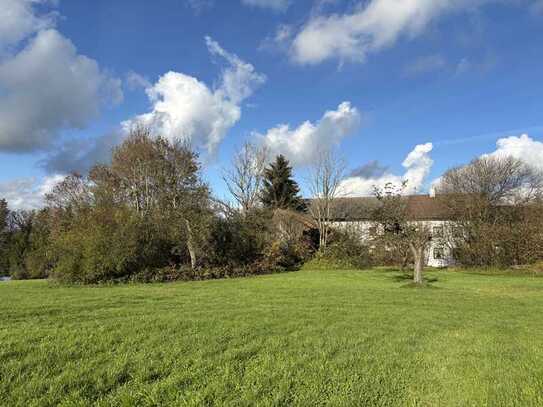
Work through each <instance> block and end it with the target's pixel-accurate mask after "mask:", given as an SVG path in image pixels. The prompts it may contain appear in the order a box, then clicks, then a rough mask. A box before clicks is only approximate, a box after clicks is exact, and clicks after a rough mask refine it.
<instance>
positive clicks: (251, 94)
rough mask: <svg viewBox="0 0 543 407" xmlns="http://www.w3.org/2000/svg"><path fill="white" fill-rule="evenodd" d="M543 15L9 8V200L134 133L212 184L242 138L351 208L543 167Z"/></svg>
mask: <svg viewBox="0 0 543 407" xmlns="http://www.w3.org/2000/svg"><path fill="white" fill-rule="evenodd" d="M542 39H543V0H296V1H294V0H156V1H152V2H151V1H148V0H94V1H92V2H90V1H87V0H0V198H2V197H4V198H6V199H7V200H8V202H9V204H10V206H11V207H12V208H22V209H25V208H26V209H28V208H38V207H40V206H41V205H42V204H43V197H44V194H46V193H47V192H48V191H50V190H51V188H52V187H53V186H54V185H55V183H56V182H58V181H59V180H62V178H63V177H64V176H65V175H66V174H68V173H70V172H72V171H77V172H80V173H85V172H86V171H88V169H89V168H90V167H92V165H94V164H96V163H98V162H107V159H108V157H109V156H110V152H111V149H112V148H113V147H114V146H116V145H118V144H119V143H121V142H122V140H123V138H124V137H126V135H127V133H128V132H129V131H130V129H131V128H133V126H135V125H139V124H143V125H145V126H148V127H150V128H151V129H152V130H153V132H154V133H155V134H160V135H163V136H165V137H166V138H169V139H171V140H173V139H183V140H186V141H189V142H190V143H191V144H192V145H193V146H194V148H195V149H197V150H198V151H199V152H200V157H201V160H202V164H203V169H204V176H205V178H206V180H207V181H208V182H209V184H210V185H211V187H212V189H213V191H214V193H215V194H216V195H217V196H218V197H221V198H222V197H226V189H225V187H224V185H223V183H222V181H221V172H222V171H223V169H224V168H225V167H226V166H228V163H229V161H230V159H231V157H232V154H233V153H234V152H235V151H237V150H238V149H239V148H240V146H242V144H243V143H244V142H245V141H251V142H253V143H255V144H258V145H263V146H266V147H267V148H268V149H269V150H270V151H271V152H272V153H273V154H284V155H285V156H287V158H288V159H289V160H290V162H291V163H292V165H293V167H294V171H295V174H296V177H297V179H298V180H299V182H300V183H301V185H302V191H303V192H304V193H306V194H307V189H306V188H304V183H305V182H304V179H305V173H306V172H307V168H308V166H309V165H310V164H311V163H312V162H314V161H315V157H316V156H317V155H318V154H319V151H321V150H322V149H327V148H336V149H338V151H339V152H340V154H341V155H343V156H344V157H345V160H346V162H347V164H348V170H347V173H346V177H345V179H344V180H343V182H342V185H343V186H344V187H345V188H344V190H345V191H347V192H348V193H349V194H350V195H353V196H362V195H368V194H371V191H372V190H373V185H377V186H379V185H383V184H384V183H386V182H394V183H398V182H402V181H407V185H408V192H409V193H427V192H428V191H429V190H430V189H431V186H432V184H433V183H434V182H435V180H436V179H438V178H439V176H440V175H441V174H442V173H443V172H444V171H446V170H447V169H448V168H451V167H453V166H457V165H461V164H465V163H467V162H469V161H470V160H472V159H473V158H476V157H479V156H482V155H512V156H515V157H517V158H520V159H523V160H525V161H526V162H527V163H529V164H531V165H533V166H536V167H538V168H541V169H542V170H543V98H542V97H541V94H542V90H543V80H542V79H543V41H542Z"/></svg>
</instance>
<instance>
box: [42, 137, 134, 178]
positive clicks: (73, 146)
mask: <svg viewBox="0 0 543 407" xmlns="http://www.w3.org/2000/svg"><path fill="white" fill-rule="evenodd" d="M123 138H124V135H123V133H122V132H120V131H119V132H111V133H107V134H105V135H103V136H101V137H98V138H93V139H89V138H75V139H70V140H67V141H65V142H64V143H63V144H62V145H60V146H59V147H58V148H57V149H55V150H54V151H52V152H51V153H50V154H49V155H47V157H46V158H45V159H43V160H41V161H40V163H39V164H40V166H41V167H42V168H43V169H44V170H45V171H46V172H47V173H48V174H70V173H73V172H77V173H80V174H86V173H87V172H88V171H89V170H90V169H91V168H92V167H93V166H94V165H96V164H98V163H99V164H109V163H110V162H111V153H112V151H113V149H114V148H115V147H116V146H117V145H119V144H120V143H121V142H122V140H123Z"/></svg>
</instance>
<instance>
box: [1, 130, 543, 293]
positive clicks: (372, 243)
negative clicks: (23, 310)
mask: <svg viewBox="0 0 543 407" xmlns="http://www.w3.org/2000/svg"><path fill="white" fill-rule="evenodd" d="M270 158H271V157H269V156H268V153H267V151H266V150H265V149H264V148H259V147H257V146H254V145H251V144H246V145H244V146H243V147H242V148H241V149H239V150H238V152H237V153H236V154H235V155H234V157H233V159H232V163H231V165H230V167H229V170H227V171H225V172H224V174H223V179H224V181H225V185H226V186H227V189H228V191H229V192H230V194H231V196H232V197H233V199H234V201H235V202H234V203H232V204H230V203H227V202H224V201H221V200H219V199H217V198H216V197H214V196H213V195H212V193H211V191H210V188H209V186H208V185H207V184H206V183H205V182H204V180H203V177H202V171H201V166H200V163H199V157H198V155H197V153H195V152H194V151H193V150H192V149H191V148H190V147H189V146H187V145H185V144H183V143H180V142H171V141H168V140H166V139H164V138H161V137H154V136H153V135H152V134H150V132H149V131H148V130H146V129H144V128H139V129H136V130H134V131H133V132H132V133H131V134H130V135H129V137H127V139H126V140H125V141H124V142H123V143H122V144H121V145H120V146H118V147H116V148H115V149H114V150H113V152H112V158H111V164H109V165H97V166H95V167H94V168H92V170H91V171H90V172H89V173H88V174H87V175H85V176H82V175H78V174H72V175H70V176H68V177H66V178H65V179H64V180H63V181H62V182H61V183H60V184H58V185H56V186H55V188H54V190H53V191H52V192H51V193H50V194H49V195H47V196H46V205H45V207H44V208H43V209H41V210H39V211H10V210H9V208H8V206H7V203H6V201H2V200H0V275H2V274H4V275H11V276H12V277H13V278H16V279H26V278H46V277H48V278H52V279H55V280H57V281H61V282H67V283H81V284H92V283H103V282H124V281H142V282H146V281H171V280H183V279H184V280H197V279H208V278H223V277H233V276H247V275H255V274H263V273H272V272H281V271H287V270H296V269H298V268H299V267H300V266H301V265H302V264H303V263H304V262H306V261H307V260H309V259H317V260H318V261H320V262H322V264H323V265H325V266H326V267H328V266H333V265H336V266H339V267H344V268H366V267H370V266H375V265H393V266H399V267H400V268H402V269H404V268H407V267H412V268H413V269H414V281H415V282H416V283H422V281H423V277H422V270H423V267H424V264H425V259H427V256H428V254H429V249H430V247H432V244H433V243H436V239H437V240H438V241H439V243H440V244H442V245H443V246H447V247H448V249H449V252H451V253H453V254H454V260H455V261H456V262H457V263H458V264H461V265H463V266H466V267H489V266H491V267H511V266H521V265H530V264H535V263H537V262H541V261H542V260H543V204H542V202H543V199H542V192H543V176H542V175H541V172H540V171H537V170H536V169H534V168H533V167H530V166H528V165H527V164H526V163H524V162H523V161H521V160H518V159H514V158H511V157H484V158H478V159H476V160H474V161H472V162H471V163H469V164H468V165H464V166H460V167H457V168H452V169H450V170H449V171H447V172H446V173H445V174H444V175H443V176H442V177H441V180H440V182H439V184H438V185H437V186H436V198H435V200H434V203H436V204H438V205H439V206H440V208H441V209H442V216H443V219H446V220H447V222H446V223H445V225H444V227H443V229H444V230H443V231H442V232H441V233H440V236H437V235H436V234H435V232H434V230H432V224H431V223H429V222H426V221H420V220H417V219H415V218H413V217H412V214H410V213H409V210H408V208H407V202H408V201H407V198H406V197H405V196H404V193H403V190H404V187H405V185H396V186H395V185H387V186H386V187H385V188H382V189H379V188H376V189H375V193H374V195H375V198H376V199H374V200H373V202H374V204H375V205H374V206H373V207H372V208H369V209H367V210H366V211H365V213H366V214H367V215H368V217H369V219H371V221H369V222H370V223H371V225H370V226H371V227H370V228H369V229H368V228H367V226H368V225H367V223H368V222H367V221H366V224H365V225H363V226H364V228H366V229H365V232H364V231H361V229H360V227H359V226H360V225H359V224H357V223H356V222H354V223H352V224H350V226H352V227H338V226H337V225H334V223H333V222H331V221H334V220H335V211H336V204H337V203H338V201H339V198H341V197H342V194H343V193H344V192H345V191H342V190H341V181H342V180H343V179H344V169H345V167H344V164H343V162H342V160H341V159H340V158H339V157H337V155H335V153H333V152H331V151H325V152H323V153H322V154H320V156H319V157H318V158H317V159H316V160H315V162H314V163H313V165H312V166H311V168H310V171H308V172H309V178H308V185H309V189H310V193H311V195H312V196H313V198H312V199H311V200H309V201H308V200H303V199H302V198H301V196H300V189H299V186H298V184H297V183H296V181H295V180H294V179H293V176H292V169H291V167H290V165H289V163H288V161H287V160H286V159H285V158H284V157H283V156H278V157H275V158H274V159H273V160H270ZM270 161H271V163H270ZM268 163H269V164H268ZM343 202H345V201H344V200H343ZM370 230H373V232H369V231H370ZM434 246H435V245H434Z"/></svg>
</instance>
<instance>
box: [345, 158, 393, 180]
mask: <svg viewBox="0 0 543 407" xmlns="http://www.w3.org/2000/svg"><path fill="white" fill-rule="evenodd" d="M388 168H389V167H387V166H385V165H381V164H380V163H379V161H377V160H373V161H370V162H369V163H367V164H364V165H361V166H360V167H358V168H355V169H354V170H352V171H351V173H350V174H349V177H360V178H371V179H375V178H380V177H382V176H383V175H385V174H386V173H387V172H388Z"/></svg>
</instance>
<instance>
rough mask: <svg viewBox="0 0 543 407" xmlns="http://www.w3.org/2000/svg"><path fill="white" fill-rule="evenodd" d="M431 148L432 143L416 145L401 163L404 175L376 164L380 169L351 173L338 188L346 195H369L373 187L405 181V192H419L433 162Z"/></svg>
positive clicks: (398, 183) (371, 193)
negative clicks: (358, 173)
mask: <svg viewBox="0 0 543 407" xmlns="http://www.w3.org/2000/svg"><path fill="white" fill-rule="evenodd" d="M432 149H433V145H432V143H426V144H419V145H417V146H416V147H415V148H414V149H413V150H412V151H411V152H410V153H409V154H408V155H407V157H406V158H405V160H404V161H403V163H402V166H403V167H404V168H405V169H406V171H405V173H404V175H395V174H391V173H390V172H388V171H387V170H385V171H382V168H383V167H380V166H378V167H377V168H380V169H381V171H378V172H370V173H361V174H360V175H353V174H351V176H349V177H347V178H345V179H344V180H343V181H342V182H341V185H340V190H341V191H342V193H343V194H344V195H347V196H370V195H373V192H374V188H375V187H378V188H382V187H384V186H385V185H386V184H387V183H392V184H394V185H396V186H399V185H401V184H402V183H403V182H406V183H407V185H406V188H405V190H404V193H405V194H414V193H420V192H421V191H422V189H423V188H424V183H425V181H426V178H427V177H428V174H429V173H430V170H431V169H432V166H433V164H434V161H433V160H432V158H431V157H430V152H431V151H432ZM370 164H371V163H370ZM370 167H371V166H370Z"/></svg>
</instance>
